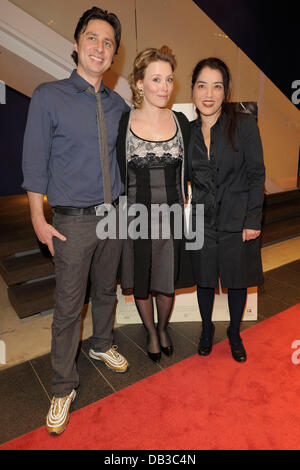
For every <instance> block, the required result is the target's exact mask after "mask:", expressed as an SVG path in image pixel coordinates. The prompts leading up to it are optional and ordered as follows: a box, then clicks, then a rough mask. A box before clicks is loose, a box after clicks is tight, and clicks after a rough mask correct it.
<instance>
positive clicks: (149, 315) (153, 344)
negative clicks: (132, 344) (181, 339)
mask: <svg viewBox="0 0 300 470" xmlns="http://www.w3.org/2000/svg"><path fill="white" fill-rule="evenodd" d="M134 300H135V304H136V308H137V310H138V312H139V315H140V317H141V319H142V322H143V324H144V327H145V328H146V330H147V334H148V341H147V348H148V351H149V352H151V353H158V352H159V351H160V344H161V345H162V346H163V347H165V348H166V347H167V346H170V345H171V340H170V338H169V335H168V333H167V331H166V328H167V325H168V321H169V317H170V314H171V311H172V307H173V301H174V294H172V295H166V294H160V293H159V294H157V296H156V309H157V330H156V328H155V324H154V307H153V298H152V294H149V295H148V297H147V298H145V299H143V298H139V297H135V299H134Z"/></svg>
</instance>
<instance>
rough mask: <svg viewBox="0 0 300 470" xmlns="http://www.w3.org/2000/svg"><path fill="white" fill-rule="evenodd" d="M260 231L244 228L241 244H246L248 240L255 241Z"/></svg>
mask: <svg viewBox="0 0 300 470" xmlns="http://www.w3.org/2000/svg"><path fill="white" fill-rule="evenodd" d="M260 232H261V231H260V230H252V229H250V228H244V230H243V234H242V237H243V242H247V241H249V240H255V238H257V237H259V235H260Z"/></svg>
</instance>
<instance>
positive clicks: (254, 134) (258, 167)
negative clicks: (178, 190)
mask: <svg viewBox="0 0 300 470" xmlns="http://www.w3.org/2000/svg"><path fill="white" fill-rule="evenodd" d="M219 124H220V129H219V132H218V133H217V136H216V141H215V142H213V139H214V135H213V132H214V130H213V128H212V131H211V132H212V133H211V140H212V143H213V145H214V147H213V154H214V155H213V157H214V159H215V164H214V165H212V162H211V161H209V160H208V158H207V157H206V158H201V159H200V160H199V161H198V162H197V168H198V170H197V175H195V173H194V168H193V163H192V162H193V157H194V158H195V153H194V152H195V140H196V133H197V132H201V120H200V119H196V120H195V121H193V122H191V139H190V145H189V157H188V173H189V179H190V181H191V184H192V194H193V198H192V202H193V203H198V204H204V205H205V206H209V207H210V209H211V213H210V214H209V215H210V216H211V215H212V214H213V217H215V221H216V226H217V228H218V230H220V231H225V232H238V231H242V230H243V229H244V228H247V229H254V230H260V227H261V218H262V207H263V202H264V182H265V167H264V162H263V150H262V144H261V139H260V134H259V129H258V126H257V123H256V120H255V118H254V116H253V115H250V114H245V113H237V124H236V129H235V134H234V142H235V147H236V150H234V149H233V147H232V145H231V142H230V139H229V136H228V125H229V117H228V116H227V114H225V113H223V114H222V116H221V118H220V123H219ZM194 166H195V165H194ZM196 179H197V199H196V200H195V198H194V192H195V180H196Z"/></svg>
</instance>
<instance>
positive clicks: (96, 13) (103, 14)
mask: <svg viewBox="0 0 300 470" xmlns="http://www.w3.org/2000/svg"><path fill="white" fill-rule="evenodd" d="M91 20H102V21H106V22H107V23H109V24H110V25H111V26H112V28H113V30H114V33H115V41H116V50H115V54H117V53H118V49H119V45H120V40H121V23H120V20H119V18H118V17H117V15H115V14H114V13H109V12H108V11H107V10H102V9H101V8H98V7H93V8H91V9H90V10H87V11H85V12H84V13H83V15H82V17H81V18H80V20H79V21H78V24H77V26H76V29H75V33H74V39H75V41H76V42H77V44H78V41H79V36H80V34H81V33H84V31H85V30H86V28H87V25H88V23H89V21H91ZM71 57H72V58H73V60H74V62H75V64H76V65H78V54H77V52H76V51H73V52H72V55H71Z"/></svg>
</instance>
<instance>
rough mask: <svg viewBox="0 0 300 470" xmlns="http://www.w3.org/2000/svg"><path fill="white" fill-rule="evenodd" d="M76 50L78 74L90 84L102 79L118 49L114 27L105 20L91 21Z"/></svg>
mask: <svg viewBox="0 0 300 470" xmlns="http://www.w3.org/2000/svg"><path fill="white" fill-rule="evenodd" d="M74 49H75V51H76V52H77V54H78V67H77V72H78V74H79V75H81V76H82V77H83V78H84V79H85V80H87V81H88V82H90V81H91V80H95V79H98V78H102V77H103V74H104V72H106V70H108V69H109V68H110V66H111V63H112V60H113V57H114V53H115V49H116V42H115V34H114V29H113V27H112V26H111V25H110V24H109V23H107V22H106V21H103V20H91V21H89V23H88V25H87V27H86V30H85V31H84V32H82V33H81V34H80V36H79V40H78V43H77V42H75V44H74Z"/></svg>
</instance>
